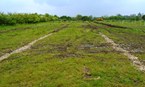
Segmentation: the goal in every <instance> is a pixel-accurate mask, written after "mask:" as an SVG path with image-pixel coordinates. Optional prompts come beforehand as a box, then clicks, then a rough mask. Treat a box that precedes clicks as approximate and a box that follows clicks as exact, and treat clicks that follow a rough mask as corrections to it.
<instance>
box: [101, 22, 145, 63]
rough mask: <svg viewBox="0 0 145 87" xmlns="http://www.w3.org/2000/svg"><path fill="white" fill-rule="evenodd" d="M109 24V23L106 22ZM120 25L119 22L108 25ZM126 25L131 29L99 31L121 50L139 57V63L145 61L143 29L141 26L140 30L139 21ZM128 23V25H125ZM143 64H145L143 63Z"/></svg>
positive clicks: (144, 29) (144, 35)
mask: <svg viewBox="0 0 145 87" xmlns="http://www.w3.org/2000/svg"><path fill="white" fill-rule="evenodd" d="M108 23H109V22H108ZM115 23H116V24H118V25H121V24H122V23H121V22H117V21H116V22H114V23H112V22H110V24H115ZM125 23H126V25H123V26H128V27H131V26H132V29H121V28H107V29H100V31H101V32H103V33H104V34H106V35H107V36H108V37H110V38H111V39H113V40H114V41H115V43H117V44H119V45H120V46H121V47H122V48H124V49H126V50H128V51H129V52H131V53H132V54H134V55H136V56H137V57H139V59H140V60H141V61H144V60H145V56H144V54H145V40H144V39H145V32H144V31H145V28H144V26H143V25H142V28H140V21H136V22H133V23H134V24H133V23H132V22H125ZM127 23H128V24H127ZM144 64H145V63H144Z"/></svg>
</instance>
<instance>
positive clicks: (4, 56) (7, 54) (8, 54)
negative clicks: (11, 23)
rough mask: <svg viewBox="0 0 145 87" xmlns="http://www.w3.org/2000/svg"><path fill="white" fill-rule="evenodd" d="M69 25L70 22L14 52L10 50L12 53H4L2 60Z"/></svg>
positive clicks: (0, 58) (0, 59)
mask: <svg viewBox="0 0 145 87" xmlns="http://www.w3.org/2000/svg"><path fill="white" fill-rule="evenodd" d="M67 26H68V24H65V25H62V27H60V28H58V29H55V30H54V31H52V32H51V33H50V34H47V35H45V36H43V37H40V38H38V39H36V40H34V41H32V42H30V43H29V44H27V45H25V46H23V47H21V48H18V49H16V50H14V51H12V52H10V53H6V54H4V55H3V56H1V57H0V61H2V60H4V59H7V58H8V57H10V56H11V55H12V54H15V53H20V52H23V51H25V50H27V49H30V48H31V46H32V45H33V44H35V43H36V42H38V41H40V40H42V39H44V38H46V37H48V36H51V35H52V34H53V33H55V32H58V31H60V30H62V29H64V28H66V27H67Z"/></svg>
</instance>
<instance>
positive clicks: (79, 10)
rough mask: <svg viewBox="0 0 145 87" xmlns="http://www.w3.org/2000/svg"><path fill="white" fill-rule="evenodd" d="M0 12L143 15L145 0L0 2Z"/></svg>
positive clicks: (20, 0)
mask: <svg viewBox="0 0 145 87" xmlns="http://www.w3.org/2000/svg"><path fill="white" fill-rule="evenodd" d="M0 12H5V13H7V12H17V13H35V12H37V13H41V14H43V13H49V14H53V15H55V14H56V15H59V16H62V15H68V16H75V15H77V14H82V15H93V16H105V15H116V14H118V13H120V14H123V15H128V14H134V13H135V14H137V13H139V12H141V13H145V0H0Z"/></svg>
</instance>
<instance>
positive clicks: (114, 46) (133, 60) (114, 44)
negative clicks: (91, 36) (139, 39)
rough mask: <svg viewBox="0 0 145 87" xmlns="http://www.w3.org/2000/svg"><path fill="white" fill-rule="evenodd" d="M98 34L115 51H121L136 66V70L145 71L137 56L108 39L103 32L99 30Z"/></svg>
mask: <svg viewBox="0 0 145 87" xmlns="http://www.w3.org/2000/svg"><path fill="white" fill-rule="evenodd" d="M99 34H100V35H101V36H102V37H103V38H104V39H105V40H106V42H107V43H109V44H111V45H112V48H113V49H115V50H116V51H119V52H122V53H123V54H124V55H125V56H127V57H128V58H129V59H130V60H131V61H132V63H133V65H134V66H135V67H137V69H138V70H140V71H145V66H144V64H142V63H141V62H140V61H139V59H138V57H136V56H134V55H132V54H130V53H129V51H127V50H125V49H123V48H121V47H120V46H119V45H118V44H116V43H115V42H114V41H113V40H112V39H110V38H109V37H107V36H106V35H104V34H103V33H101V32H100V33H99Z"/></svg>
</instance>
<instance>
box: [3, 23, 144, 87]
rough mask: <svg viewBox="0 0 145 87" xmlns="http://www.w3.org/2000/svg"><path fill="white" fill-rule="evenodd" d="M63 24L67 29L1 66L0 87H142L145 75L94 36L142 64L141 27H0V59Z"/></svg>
mask: <svg viewBox="0 0 145 87" xmlns="http://www.w3.org/2000/svg"><path fill="white" fill-rule="evenodd" d="M110 23H111V22H110ZM63 24H68V27H67V28H64V29H62V30H60V31H58V32H55V33H54V34H52V35H51V36H49V37H47V38H45V39H43V40H41V41H38V42H37V43H35V44H34V45H33V46H32V47H31V49H29V50H27V51H25V52H21V53H18V54H13V55H12V56H10V57H9V58H8V59H5V60H3V61H1V62H0V87H144V86H145V78H144V77H145V73H144V72H142V71H139V70H138V69H137V68H136V67H135V66H133V64H132V62H131V61H130V60H129V59H128V58H127V57H126V56H124V55H123V54H122V53H120V52H117V51H115V50H114V49H113V48H112V47H111V45H110V44H108V43H107V42H106V41H105V40H104V38H103V37H101V36H100V35H99V32H102V33H104V34H105V35H107V36H108V37H109V38H111V39H112V40H114V42H115V43H117V44H119V45H120V46H121V47H122V48H124V49H126V50H128V51H130V53H132V54H134V55H136V56H138V57H139V59H140V60H141V61H144V60H145V59H144V58H145V41H144V38H145V33H144V32H143V31H144V30H145V28H139V29H138V28H133V29H121V28H112V27H107V26H104V25H100V24H96V23H89V22H64V23H61V22H52V23H42V24H35V25H33V24H32V25H17V26H7V27H6V26H1V27H0V55H3V54H5V53H7V52H11V51H12V50H15V49H17V48H19V47H21V46H24V45H26V44H27V43H29V42H31V41H33V40H35V39H37V38H39V37H41V36H44V35H46V34H48V33H49V32H52V31H53V30H54V29H57V28H60V27H61V26H62V25H63ZM118 24H119V23H118ZM128 26H129V25H128ZM136 26H137V25H136ZM138 26H139V25H138ZM129 27H130V26H129Z"/></svg>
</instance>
